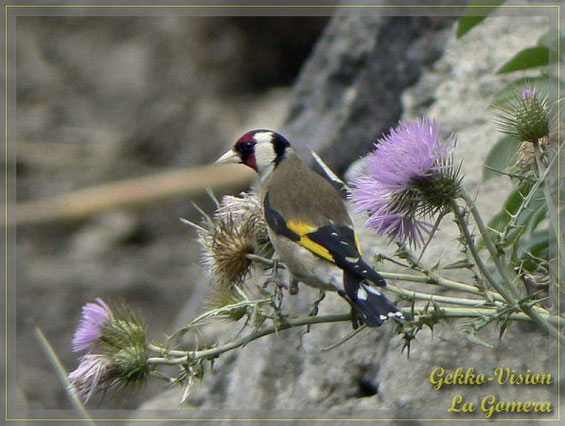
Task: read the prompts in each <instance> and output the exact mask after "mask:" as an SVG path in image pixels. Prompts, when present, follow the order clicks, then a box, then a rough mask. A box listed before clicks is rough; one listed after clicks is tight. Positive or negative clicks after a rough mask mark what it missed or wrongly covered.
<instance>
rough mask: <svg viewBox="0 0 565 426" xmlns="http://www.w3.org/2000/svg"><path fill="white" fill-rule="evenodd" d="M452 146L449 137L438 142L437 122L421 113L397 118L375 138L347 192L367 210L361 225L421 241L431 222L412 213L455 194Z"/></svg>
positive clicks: (427, 210)
mask: <svg viewBox="0 0 565 426" xmlns="http://www.w3.org/2000/svg"><path fill="white" fill-rule="evenodd" d="M454 147H455V137H453V136H452V137H450V138H448V139H447V141H442V140H441V139H440V137H439V127H438V125H437V124H436V123H435V122H433V121H429V120H428V119H426V118H424V119H422V120H421V121H416V122H401V123H400V124H399V125H398V127H396V128H394V129H391V131H390V133H389V135H387V136H385V137H383V138H381V139H379V141H378V142H377V144H376V150H375V151H373V152H372V153H370V154H369V155H368V156H367V167H366V173H365V175H364V176H362V177H360V178H358V179H357V180H356V181H355V182H354V189H353V190H352V191H351V194H350V195H351V199H352V200H353V203H354V206H355V208H356V209H357V210H358V211H361V212H363V211H367V212H369V214H370V217H369V219H368V220H367V226H368V227H370V228H372V229H374V230H376V231H377V232H378V233H379V234H381V235H384V234H386V235H389V236H390V237H391V238H392V239H394V238H396V239H398V240H400V241H401V242H403V243H404V242H408V243H409V244H410V245H412V246H418V245H420V244H423V243H424V242H425V238H426V236H427V235H428V234H429V233H430V231H431V229H432V228H433V227H432V226H431V225H430V224H429V223H427V222H425V221H423V220H419V219H417V218H416V216H417V215H423V216H431V215H433V214H435V213H437V212H439V211H441V210H442V209H443V208H445V207H446V206H447V204H448V203H449V201H450V200H451V199H453V198H454V197H455V196H456V195H457V193H458V188H459V178H458V177H457V173H458V170H455V169H454V167H453V158H452V152H453V148H454Z"/></svg>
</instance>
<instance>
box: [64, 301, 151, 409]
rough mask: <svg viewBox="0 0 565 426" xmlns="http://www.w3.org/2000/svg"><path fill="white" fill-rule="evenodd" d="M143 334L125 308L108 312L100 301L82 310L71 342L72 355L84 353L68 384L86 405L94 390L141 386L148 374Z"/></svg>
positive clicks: (130, 312) (130, 311)
mask: <svg viewBox="0 0 565 426" xmlns="http://www.w3.org/2000/svg"><path fill="white" fill-rule="evenodd" d="M146 335H147V330H146V327H145V326H144V325H143V323H142V322H141V320H140V319H139V318H138V316H137V315H136V314H135V312H134V311H132V310H131V309H130V308H128V307H127V306H126V305H123V304H122V305H119V306H116V307H115V308H113V309H111V308H110V307H108V305H107V304H106V303H104V302H103V301H102V300H101V299H96V304H93V303H88V304H86V305H85V306H84V307H83V309H82V318H81V322H80V324H79V326H78V328H77V330H76V332H75V335H74V338H73V348H74V350H75V351H79V350H80V351H83V350H84V351H87V352H88V353H87V354H86V355H83V356H82V357H81V358H79V366H78V367H77V369H76V370H74V371H73V372H71V373H70V374H69V381H70V382H71V384H72V385H73V388H74V390H75V391H77V392H78V394H79V396H81V397H82V398H83V400H84V401H85V402H87V401H88V400H89V399H90V397H91V395H92V394H93V392H94V391H95V390H107V389H110V388H118V387H124V386H127V385H131V384H136V383H141V382H142V381H143V380H144V379H145V378H146V377H147V375H148V374H149V365H148V363H147V359H148V354H147V349H146Z"/></svg>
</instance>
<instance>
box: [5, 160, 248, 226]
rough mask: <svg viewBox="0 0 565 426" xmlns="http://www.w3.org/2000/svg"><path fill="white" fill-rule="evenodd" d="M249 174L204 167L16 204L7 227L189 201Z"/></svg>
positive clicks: (245, 179)
mask: <svg viewBox="0 0 565 426" xmlns="http://www.w3.org/2000/svg"><path fill="white" fill-rule="evenodd" d="M253 176H254V174H253V172H252V171H251V170H247V169H246V168H244V167H234V166H233V165H226V166H221V165H207V166H201V167H195V168H192V169H187V170H175V171H170V172H165V173H160V174H156V175H152V176H143V177H139V178H134V179H127V180H123V181H118V182H112V183H107V184H102V185H98V186H94V187H89V188H85V189H80V190H77V191H72V192H69V193H66V194H62V195H59V196H57V197H54V198H49V199H41V200H35V201H25V202H19V203H16V204H15V205H9V206H8V225H9V226H13V225H36V224H45V223H51V222H57V221H64V220H77V219H83V218H85V217H88V216H91V215H93V214H96V213H100V212H103V211H106V210H112V209H117V208H122V207H132V206H138V205H142V204H149V203H152V202H155V201H157V200H164V199H168V198H173V197H178V196H180V195H183V196H186V197H193V196H195V195H199V194H203V193H204V192H205V190H206V188H212V189H213V190H222V191H224V190H232V189H237V188H240V187H241V186H243V185H244V184H247V183H249V182H251V180H252V179H253Z"/></svg>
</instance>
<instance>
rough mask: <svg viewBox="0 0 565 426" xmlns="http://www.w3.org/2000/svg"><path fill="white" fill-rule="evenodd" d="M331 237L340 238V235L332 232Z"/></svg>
mask: <svg viewBox="0 0 565 426" xmlns="http://www.w3.org/2000/svg"><path fill="white" fill-rule="evenodd" d="M330 235H331V236H332V237H337V236H338V235H337V232H332V233H331V234H330Z"/></svg>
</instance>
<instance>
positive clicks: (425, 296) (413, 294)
mask: <svg viewBox="0 0 565 426" xmlns="http://www.w3.org/2000/svg"><path fill="white" fill-rule="evenodd" d="M386 289H387V290H388V291H390V292H391V293H395V294H399V295H401V296H407V297H410V298H413V299H416V300H433V301H435V302H441V303H448V304H451V305H461V306H480V305H484V304H486V303H488V301H487V300H485V299H463V298H461V297H452V296H440V295H437V294H430V293H422V292H419V291H412V290H405V289H403V288H400V287H396V286H394V285H391V284H388V285H387V286H386ZM495 303H496V304H497V305H498V306H501V302H498V301H497V302H495Z"/></svg>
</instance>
